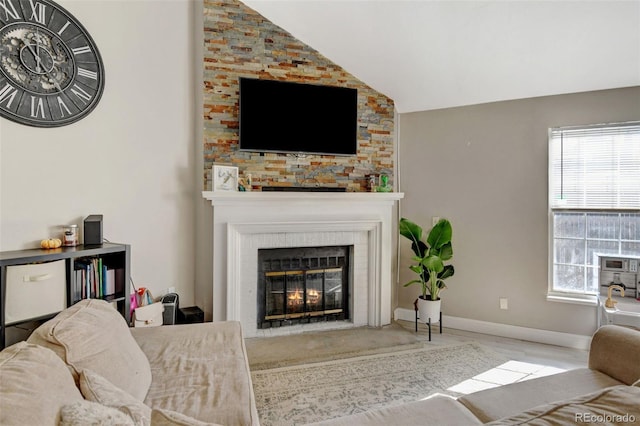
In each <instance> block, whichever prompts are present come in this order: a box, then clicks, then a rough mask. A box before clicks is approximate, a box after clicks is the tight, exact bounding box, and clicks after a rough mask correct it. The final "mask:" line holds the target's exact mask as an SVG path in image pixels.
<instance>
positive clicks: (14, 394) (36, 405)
mask: <svg viewBox="0 0 640 426" xmlns="http://www.w3.org/2000/svg"><path fill="white" fill-rule="evenodd" d="M75 401H82V395H81V394H80V391H79V390H78V388H77V387H76V384H75V382H74V381H73V377H72V376H71V373H69V369H68V368H67V366H66V365H65V364H64V362H62V360H60V358H59V357H57V356H56V354H54V353H53V352H51V351H50V350H49V349H47V348H43V347H40V346H36V345H31V344H29V343H26V342H20V343H16V344H15V345H13V346H9V347H8V348H6V349H5V350H3V351H2V352H0V424H1V425H8V426H10V425H20V426H23V425H57V424H58V421H59V420H60V408H61V407H62V406H64V405H67V404H71V403H73V402H75Z"/></svg>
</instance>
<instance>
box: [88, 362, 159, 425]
mask: <svg viewBox="0 0 640 426" xmlns="http://www.w3.org/2000/svg"><path fill="white" fill-rule="evenodd" d="M79 384H80V391H82V395H83V396H84V397H85V399H87V400H89V401H93V402H97V403H100V404H102V405H105V406H107V407H112V408H116V409H118V410H120V411H122V412H123V413H125V414H127V415H128V416H129V417H131V418H132V419H133V421H134V422H135V424H136V425H141V426H149V424H151V408H149V407H147V406H146V405H145V404H144V403H142V402H141V401H139V400H137V399H136V398H134V397H133V396H131V395H129V394H128V393H127V392H125V391H123V390H122V389H120V388H118V387H117V386H115V385H114V384H113V383H111V382H110V381H108V380H107V379H105V378H104V377H102V376H100V375H99V374H97V373H95V372H93V371H91V370H82V373H80V383H79Z"/></svg>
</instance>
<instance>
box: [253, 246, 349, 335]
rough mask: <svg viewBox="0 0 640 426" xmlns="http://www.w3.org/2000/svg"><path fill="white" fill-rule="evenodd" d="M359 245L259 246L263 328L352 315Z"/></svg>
mask: <svg viewBox="0 0 640 426" xmlns="http://www.w3.org/2000/svg"><path fill="white" fill-rule="evenodd" d="M352 251H353V246H328V247H297V248H277V249H260V250H258V292H257V294H258V328H271V327H281V326H286V325H295V324H304V323H312V322H319V321H341V320H348V319H349V289H350V280H351V276H352V271H351V269H352V268H351V262H350V258H351V257H352V256H351V254H352Z"/></svg>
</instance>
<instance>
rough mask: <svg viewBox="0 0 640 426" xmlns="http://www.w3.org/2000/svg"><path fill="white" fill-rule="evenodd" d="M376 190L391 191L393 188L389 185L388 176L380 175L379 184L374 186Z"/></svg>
mask: <svg viewBox="0 0 640 426" xmlns="http://www.w3.org/2000/svg"><path fill="white" fill-rule="evenodd" d="M376 192H393V188H392V187H391V186H390V185H389V176H387V175H380V185H378V186H377V187H376Z"/></svg>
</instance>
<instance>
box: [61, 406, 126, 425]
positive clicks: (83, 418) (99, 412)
mask: <svg viewBox="0 0 640 426" xmlns="http://www.w3.org/2000/svg"><path fill="white" fill-rule="evenodd" d="M59 425H60V426H86V425H92V426H134V423H133V420H131V418H129V417H128V416H127V415H126V414H124V413H122V412H120V411H118V410H116V409H115V408H111V407H105V406H104V405H100V404H98V403H96V402H91V401H77V402H74V403H73V404H69V405H65V406H63V407H62V409H61V410H60V423H59Z"/></svg>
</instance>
